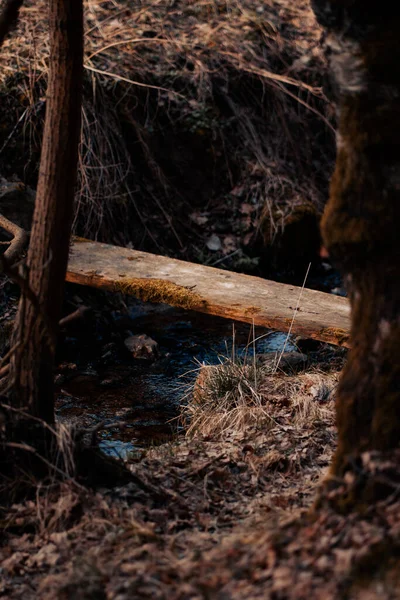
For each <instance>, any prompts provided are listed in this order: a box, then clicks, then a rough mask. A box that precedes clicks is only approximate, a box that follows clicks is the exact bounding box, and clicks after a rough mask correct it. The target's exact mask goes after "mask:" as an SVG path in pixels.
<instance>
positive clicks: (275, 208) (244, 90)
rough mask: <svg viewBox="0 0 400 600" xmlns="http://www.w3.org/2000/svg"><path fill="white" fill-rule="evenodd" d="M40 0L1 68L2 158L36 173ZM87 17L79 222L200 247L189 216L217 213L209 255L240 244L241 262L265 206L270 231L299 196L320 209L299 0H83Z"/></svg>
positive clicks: (310, 59) (308, 17)
mask: <svg viewBox="0 0 400 600" xmlns="http://www.w3.org/2000/svg"><path fill="white" fill-rule="evenodd" d="M43 5H44V1H43V0H39V1H38V2H33V1H28V2H27V3H26V4H25V5H24V6H23V8H22V9H21V19H20V25H19V28H18V30H17V32H16V35H14V36H13V37H12V38H11V39H9V40H7V41H6V42H5V45H4V48H3V53H2V70H1V74H0V81H1V95H2V102H3V106H4V111H3V113H2V117H1V119H0V126H1V128H2V131H3V134H4V142H3V145H2V147H1V149H0V161H1V164H0V168H1V170H2V171H3V172H4V174H5V175H10V174H13V173H17V174H18V175H19V176H20V177H21V178H22V179H23V180H24V181H26V182H28V183H30V184H31V185H35V182H36V173H37V158H38V150H39V144H40V137H41V128H42V121H43V116H44V108H45V101H44V94H45V88H46V77H47V63H48V43H47V37H46V28H47V24H46V22H45V18H44V15H45V11H44V10H43ZM85 29H86V38H85V43H86V57H85V70H86V84H85V93H84V106H83V129H82V137H81V152H80V185H79V190H78V195H77V200H78V201H77V213H76V218H75V231H76V232H78V233H79V234H81V235H84V236H88V237H89V236H90V237H94V238H99V239H102V240H104V241H114V242H119V243H121V242H122V243H128V242H131V243H133V244H134V245H135V246H136V247H138V246H139V247H142V248H146V249H149V250H156V251H160V250H162V251H165V252H168V253H169V254H174V253H177V252H178V251H179V252H180V253H181V254H182V252H183V253H184V255H185V254H186V257H188V258H196V259H197V260H203V261H204V260H207V259H208V257H209V253H208V251H207V249H205V247H204V235H205V227H204V221H203V225H199V223H201V219H200V220H199V219H198V218H196V217H194V219H191V220H190V221H189V222H188V220H187V216H186V215H187V212H188V211H189V212H190V211H193V210H194V211H200V213H201V215H202V219H205V220H206V221H207V226H206V231H207V233H209V232H210V231H216V232H217V233H220V232H221V221H225V222H226V226H225V232H227V233H229V234H230V235H231V237H232V240H230V245H228V247H227V248H225V253H224V252H222V253H221V254H220V256H221V258H224V261H228V262H227V263H225V264H228V265H229V264H231V263H230V262H229V257H228V258H226V257H225V255H227V254H230V253H232V248H233V251H236V250H237V252H236V254H235V261H239V262H238V264H239V263H240V264H242V268H243V265H244V262H243V260H244V256H243V252H246V248H248V246H249V244H250V243H251V241H253V240H254V235H255V231H256V229H257V227H258V223H259V217H260V213H261V212H262V211H264V221H265V230H266V231H268V235H267V237H268V238H269V239H270V240H272V241H273V240H274V239H275V238H276V236H277V235H278V236H279V235H280V232H282V230H283V228H284V226H285V222H286V219H287V216H288V215H289V214H290V213H291V212H292V211H293V210H294V208H295V207H298V206H300V207H301V206H303V205H311V206H312V207H313V210H315V214H316V215H318V214H319V212H320V210H321V208H322V206H323V203H324V198H325V192H326V186H327V181H328V178H329V174H330V168H331V164H332V157H333V136H332V131H331V124H330V122H331V120H332V118H333V115H332V108H331V105H330V103H329V102H328V101H327V99H326V97H325V95H324V92H323V86H324V84H326V75H325V64H324V61H323V58H322V56H321V52H320V49H319V45H318V41H319V36H320V30H319V29H318V27H317V25H316V23H315V20H314V17H313V15H312V12H311V10H310V8H309V6H308V3H307V2H306V1H302V2H297V3H296V5H295V6H294V5H292V4H289V3H287V2H285V1H283V0H280V1H279V2H278V1H277V0H263V1H262V2H259V3H254V2H250V1H249V0H245V1H243V2H238V0H227V1H223V2H219V1H218V2H215V1H210V0H205V1H202V2H196V3H193V2H191V1H190V0H179V1H177V2H173V3H171V2H169V0H168V1H167V0H157V1H155V2H148V3H146V2H144V3H140V4H135V5H132V3H128V2H126V1H125V0H119V2H115V1H113V2H111V1H106V2H98V1H96V0H90V1H88V2H87V4H86V28H85ZM39 40H40V42H39ZM244 205H245V206H246V205H247V206H250V208H251V209H252V210H251V211H250V212H249V211H248V210H247V209H246V210H247V212H246V210H245V211H244V212H243V210H244V209H243V206H244ZM189 207H190V208H189ZM195 214H197V213H195ZM235 221H236V223H238V222H239V223H240V225H239V226H236V229H235V225H233V223H235ZM222 229H223V228H222ZM188 234H189V235H188ZM190 237H191V238H192V239H191V240H190ZM193 238H194V241H193ZM298 250H299V249H298ZM214 256H215V255H214ZM232 260H233V259H232Z"/></svg>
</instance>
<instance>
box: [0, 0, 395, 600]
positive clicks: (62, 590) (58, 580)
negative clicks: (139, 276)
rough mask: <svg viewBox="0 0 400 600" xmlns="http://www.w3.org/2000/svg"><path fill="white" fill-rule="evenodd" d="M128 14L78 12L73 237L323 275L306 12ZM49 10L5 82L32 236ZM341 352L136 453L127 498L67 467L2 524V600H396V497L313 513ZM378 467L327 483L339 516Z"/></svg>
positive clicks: (328, 161)
mask: <svg viewBox="0 0 400 600" xmlns="http://www.w3.org/2000/svg"><path fill="white" fill-rule="evenodd" d="M132 4H133V3H132V2H130V1H128V0H112V1H111V0H110V1H105V2H90V3H87V5H86V32H87V33H86V57H85V72H86V81H85V98H84V129H83V134H82V144H81V153H80V180H79V190H78V194H77V211H76V216H75V221H74V228H75V232H76V233H78V234H80V235H84V236H87V237H91V238H94V239H99V240H102V241H109V242H112V243H117V244H123V245H129V246H130V247H134V248H138V249H142V250H148V251H153V252H157V253H160V254H167V255H170V256H175V257H179V258H183V259H186V260H193V261H196V262H202V263H204V264H210V265H215V266H219V267H221V268H230V269H237V270H239V271H244V272H251V273H256V274H264V275H267V276H271V274H272V275H273V276H274V277H276V278H281V279H282V278H285V277H288V276H289V277H290V278H291V280H292V281H293V280H294V279H296V280H297V281H298V280H300V282H302V281H303V278H304V274H305V271H306V268H307V266H308V264H309V262H310V260H311V261H312V262H313V266H314V264H315V261H318V250H319V245H320V239H319V234H318V219H319V216H320V214H321V211H322V209H323V206H324V202H325V200H326V197H327V187H328V181H329V177H330V173H331V170H332V165H333V160H334V153H335V151H334V120H335V115H334V109H333V105H332V103H331V101H330V100H329V98H328V96H329V94H330V92H332V90H331V87H330V83H329V80H328V77H327V72H326V62H325V59H324V56H323V53H322V50H321V47H320V43H319V41H320V35H321V31H320V29H319V28H318V26H317V24H316V22H315V19H314V16H313V14H312V12H311V10H310V7H309V3H308V2H307V1H306V0H299V1H298V2H296V3H293V2H290V1H288V0H260V2H253V0H242V1H241V2H239V1H237V0H224V1H223V2H221V1H219V0H218V1H217V0H215V1H214V0H213V1H211V0H204V1H202V2H196V3H193V2H192V1H191V0H175V1H173V2H171V1H170V0H157V1H155V2H154V1H151V2H147V3H146V2H140V3H135V6H134V7H133V6H132ZM44 7H45V3H44V0H40V1H39V0H38V1H36V2H34V1H33V0H27V1H26V2H25V3H24V6H23V8H22V10H21V21H20V25H19V27H18V29H17V31H16V33H15V35H13V36H12V37H11V38H10V40H8V41H7V42H6V44H5V45H4V47H3V49H2V69H1V73H0V97H1V100H2V105H3V106H4V110H3V111H2V113H1V115H0V131H1V132H2V136H3V140H2V143H1V145H0V171H1V175H2V176H3V177H5V178H6V180H1V181H0V184H1V189H0V207H1V212H4V213H5V214H6V215H7V216H9V217H10V218H12V219H14V220H16V221H18V219H19V220H20V221H21V223H22V224H23V226H24V227H25V228H26V229H29V216H30V214H31V212H32V207H33V198H34V192H33V191H32V189H34V188H35V185H36V179H37V172H38V159H39V152H40V139H41V131H42V126H43V118H44V110H45V101H44V98H45V88H46V73H47V57H48V44H47V42H45V41H44V40H45V39H46V40H47V37H46V38H45V36H46V18H45V15H46V11H45V9H44ZM38 40H40V43H38ZM42 41H43V43H42ZM13 180H14V181H13ZM9 192H10V193H9ZM292 226H293V227H292ZM291 227H292V228H291ZM285 231H288V232H289V233H288V234H287V235H286V236H285V234H284V232H285ZM260 239H261V240H262V242H261V245H260V244H259V245H258V246H257V243H256V241H257V240H258V243H259V242H260ZM260 248H261V250H260ZM264 251H266V256H264V257H263V256H262V253H263V252H264ZM297 259H300V261H299V263H297ZM263 260H264V266H263V267H262V265H261V263H262V262H263ZM296 263H297V264H296ZM307 283H309V282H307ZM322 284H323V285H322V287H323V288H324V289H327V290H329V289H331V288H332V287H335V286H336V285H337V282H336V281H334V282H331V281H329V282H328V281H326V279H324V281H323V282H322ZM7 285H9V284H7ZM319 285H321V281H320V280H319ZM5 295H6V296H7V297H8V300H9V299H10V296H11V297H13V301H14V308H13V307H11V308H4V311H3V314H2V316H1V319H2V323H3V322H6V321H7V320H9V319H11V318H12V316H13V314H14V312H15V303H16V301H17V295H18V293H17V290H16V289H15V288H14V287H13V286H10V287H8V288H7V289H6V291H5ZM1 302H3V300H1ZM2 306H3V305H2ZM4 306H5V305H4ZM7 311H9V313H7ZM7 339H8V338H7V334H5V335H4V339H0V342H1V344H2V350H6V348H7ZM324 352H325V355H324ZM335 352H336V351H334V350H332V349H328V347H325V350H323V351H322V354H321V357H320V361H319V362H318V361H314V364H313V367H312V368H310V367H307V368H305V369H303V370H301V371H300V372H296V373H282V372H281V371H280V370H278V371H277V373H274V374H269V375H266V376H265V379H264V380H263V381H262V382H260V381H258V385H259V386H260V383H261V392H262V388H263V385H264V391H263V393H261V405H260V404H258V405H257V406H256V407H255V408H256V409H257V410H256V411H255V412H254V411H253V410H250V411H247V412H245V414H246V418H245V419H243V421H242V423H241V427H240V428H237V427H230V426H229V422H227V419H226V414H225V413H224V414H223V415H221V414H218V412H216V413H215V416H216V420H215V424H216V425H217V424H218V423H220V422H221V419H222V417H224V419H225V421H224V423H225V425H224V427H223V428H222V431H221V428H219V429H218V427H216V431H215V432H213V431H212V428H209V430H208V431H207V432H205V431H202V433H200V431H198V432H197V434H196V432H193V433H194V434H196V435H194V436H193V437H190V438H189V437H186V438H185V437H183V436H181V437H179V438H176V439H175V440H173V441H170V442H168V443H167V444H163V445H161V446H158V447H152V448H149V449H146V450H143V451H141V452H140V453H136V454H135V455H132V456H131V457H130V459H129V460H128V462H127V463H126V464H127V467H128V469H129V471H130V477H131V481H130V482H128V483H125V484H121V485H120V486H117V487H115V486H114V487H111V486H109V487H106V486H105V487H103V488H101V489H96V490H92V489H88V488H87V487H85V486H84V482H83V481H80V480H76V479H75V478H74V465H73V464H72V463H71V464H70V465H69V467H70V470H69V471H68V473H64V481H63V483H62V484H60V483H59V481H54V482H53V483H51V484H49V483H47V484H46V485H44V484H41V485H38V487H37V489H36V495H35V497H32V498H30V499H28V500H25V501H21V502H19V503H14V504H12V506H11V507H10V506H7V507H0V531H1V539H0V597H2V598H10V599H22V598H23V599H24V600H25V599H28V600H29V599H31V598H32V599H33V598H40V599H44V600H46V599H48V600H53V599H54V598H56V599H60V600H63V599H64V600H65V599H68V600H73V599H76V600H84V599H92V598H93V599H100V600H102V599H118V600H125V599H126V600H128V598H129V599H138V600H139V599H145V598H149V599H150V598H152V599H153V598H154V599H165V600H167V599H168V600H178V599H179V600H186V599H213V598H217V599H221V600H228V599H231V598H232V599H234V598H237V599H248V600H251V599H253V598H254V599H264V598H271V599H275V600H283V599H290V598H293V599H298V600H299V599H304V598H310V599H311V598H315V599H321V600H329V599H331V598H332V599H333V598H338V599H342V598H343V599H347V598H349V599H354V600H358V599H359V600H369V599H370V598H371V599H372V598H383V599H384V600H392V599H396V598H399V597H400V591H399V590H400V581H399V573H400V570H399V569H398V565H397V563H396V561H397V559H398V556H399V555H400V543H399V538H400V534H399V531H400V510H399V504H398V490H397V487H398V486H397V487H394V488H393V489H394V491H393V494H392V496H390V497H389V499H388V500H387V501H384V502H381V503H374V504H372V505H371V507H369V506H365V507H364V508H363V511H361V516H360V514H359V515H356V514H349V515H346V514H341V513H340V512H337V511H335V510H333V509H332V508H331V507H330V498H331V497H332V501H333V500H334V495H335V493H336V492H330V491H329V489H328V490H327V491H325V492H324V494H322V496H321V497H322V498H323V499H322V500H321V501H320V503H319V504H318V506H317V505H315V499H316V497H317V496H318V494H319V493H320V492H319V490H320V489H321V488H320V484H321V481H322V480H323V479H324V478H325V477H326V476H327V470H328V466H329V464H330V461H331V458H332V455H333V452H334V449H335V444H336V432H335V425H334V388H335V385H336V382H337V379H338V375H339V371H340V369H341V367H342V364H343V356H341V354H340V352H339V353H338V354H337V355H336V354H335ZM258 389H260V388H258ZM259 399H260V396H257V400H259ZM253 400H254V398H253ZM253 408H254V407H253ZM260 413H261V420H259V419H258V417H260ZM254 414H257V415H258V417H257V419H256V420H255V421H254V420H253V421H252V420H251V417H252V416H254ZM235 423H236V425H237V421H236V422H235ZM0 425H1V423H0ZM60 431H64V434H65V431H66V429H65V428H64V429H63V428H61V429H60ZM380 468H382V467H378V466H377V465H376V464H375V462H374V456H371V455H368V456H364V457H363V463H362V464H361V465H360V466H359V476H360V480H356V481H353V480H346V481H343V482H336V483H337V484H338V485H339V488H340V490H341V493H342V494H343V496H344V497H346V493H347V492H348V493H349V494H350V492H351V488H352V486H356V485H362V483H363V481H364V480H365V476H366V474H368V473H370V472H377V473H378V475H379V474H380V471H379V469H380ZM384 468H385V467H384ZM387 469H388V473H386V472H384V473H383V474H382V476H381V478H382V480H383V481H384V482H387V481H390V477H389V475H390V473H389V471H390V463H389V462H388V463H387ZM342 512H345V511H342Z"/></svg>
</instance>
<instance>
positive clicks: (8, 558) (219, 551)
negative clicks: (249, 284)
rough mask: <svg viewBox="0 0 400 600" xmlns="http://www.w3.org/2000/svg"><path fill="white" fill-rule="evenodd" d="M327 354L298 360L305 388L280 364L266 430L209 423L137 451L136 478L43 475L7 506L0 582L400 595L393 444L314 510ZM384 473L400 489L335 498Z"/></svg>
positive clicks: (33, 591) (118, 591)
mask: <svg viewBox="0 0 400 600" xmlns="http://www.w3.org/2000/svg"><path fill="white" fill-rule="evenodd" d="M229 368H231V365H230V366H229ZM273 368H274V369H275V370H276V362H275V364H274V366H273ZM325 368H326V369H328V371H327V372H325V373H323V372H319V373H312V372H310V371H303V372H301V373H299V375H298V377H300V379H301V383H299V385H298V386H297V388H295V387H294V386H293V383H294V382H293V380H292V377H293V376H292V375H287V374H281V378H280V379H279V377H278V373H277V371H276V373H275V377H276V378H275V384H274V385H272V384H271V383H270V382H268V384H267V386H268V389H269V394H270V399H269V405H268V411H269V416H270V417H271V418H272V419H273V421H274V424H273V425H272V426H271V427H269V428H268V430H266V429H265V428H263V429H261V430H260V429H259V428H257V427H256V426H254V425H253V426H252V425H249V426H248V427H247V428H246V429H242V430H241V431H238V430H236V431H234V430H233V429H232V428H231V429H230V430H229V431H225V434H224V435H223V436H221V435H220V434H219V432H218V431H217V433H216V435H213V434H212V432H211V430H210V431H209V432H208V435H206V436H201V435H198V436H197V437H195V438H192V439H189V438H186V439H185V440H181V441H180V442H179V443H171V444H167V445H164V446H161V447H158V448H152V449H149V450H148V451H147V452H144V453H142V454H141V455H138V456H136V457H132V458H131V460H130V463H129V469H130V471H131V473H132V475H133V476H134V477H135V481H132V482H130V483H127V484H125V485H121V486H119V487H113V488H112V489H102V490H101V491H99V492H97V493H94V492H91V491H89V490H84V489H83V488H81V487H79V486H76V485H75V484H74V483H73V481H70V482H65V483H63V484H62V485H61V486H60V485H58V486H53V487H52V486H48V487H45V486H41V487H39V488H38V491H37V495H36V497H35V498H34V499H32V500H31V501H28V502H24V503H19V504H14V505H13V506H12V507H11V508H10V509H9V510H8V511H7V513H6V514H5V513H4V511H3V512H2V513H0V527H1V529H2V533H3V538H2V539H3V543H2V545H1V546H0V564H1V568H2V579H1V582H0V593H1V594H3V595H4V596H5V597H7V598H10V599H20V598H24V600H29V599H30V598H32V599H33V598H37V597H40V598H43V599H44V600H46V599H49V600H50V599H53V598H66V599H71V600H72V599H76V598H94V597H96V598H111V599H114V598H115V599H118V600H125V599H126V600H128V598H141V599H142V598H159V599H160V600H161V599H164V598H168V599H172V600H186V599H187V598H196V599H197V598H199V599H200V598H207V597H208V598H218V599H219V598H221V599H236V598H237V599H240V600H241V599H244V598H246V599H249V600H250V599H253V598H254V599H258V598H260V599H264V598H282V599H283V598H285V599H293V600H298V599H299V598H305V597H307V598H312V599H314V598H315V599H316V600H319V599H324V600H325V599H332V600H333V599H334V598H352V599H357V598H366V597H368V598H383V599H384V600H390V599H392V598H396V597H398V589H399V587H398V586H399V582H398V576H397V574H396V573H398V552H399V544H398V531H399V529H398V528H399V514H400V513H399V510H398V492H397V484H396V482H395V481H394V480H392V477H391V469H392V467H393V464H394V463H393V460H394V461H395V460H398V459H396V457H389V456H388V457H386V460H385V461H383V462H382V459H381V458H380V459H379V457H376V456H373V455H372V454H371V453H365V455H363V457H362V459H363V464H362V465H360V470H359V473H358V476H357V477H356V478H355V479H349V478H347V479H346V481H342V482H337V484H338V487H337V488H336V491H335V490H331V491H328V492H326V493H325V494H323V495H322V497H321V496H320V505H319V507H318V508H314V509H313V510H310V506H311V503H312V501H313V498H314V497H315V492H316V490H317V489H318V488H319V486H320V482H321V477H322V476H324V475H325V474H326V469H327V467H328V465H329V463H330V460H331V455H332V451H333V450H334V446H335V438H336V436H335V427H334V424H333V399H332V394H331V393H329V395H328V389H329V390H331V385H332V383H333V382H334V380H335V378H336V374H335V373H334V372H329V368H328V365H325ZM270 376H271V375H270ZM278 382H280V383H279V384H278ZM285 382H286V384H285V386H284V383H285ZM264 384H265V382H264ZM282 386H283V387H285V389H286V393H284V392H283V387H282ZM261 387H262V386H261V385H260V389H261ZM311 405H315V406H316V407H318V410H317V409H315V410H311ZM374 481H375V483H376V484H377V485H379V484H380V483H379V482H381V481H385V482H386V484H387V485H393V486H394V487H393V494H392V495H391V496H390V497H389V498H388V499H387V500H385V501H383V502H378V503H375V504H373V505H371V506H366V507H364V510H363V512H362V513H361V515H355V514H351V515H348V514H346V515H344V514H340V512H337V511H336V510H332V509H331V508H330V502H331V501H332V500H333V499H334V496H335V495H336V497H343V498H346V497H347V495H348V494H349V493H351V489H352V488H353V487H359V486H360V485H364V484H365V483H367V485H368V482H369V483H373V482H374ZM138 484H139V485H138ZM377 557H379V559H378V558H377Z"/></svg>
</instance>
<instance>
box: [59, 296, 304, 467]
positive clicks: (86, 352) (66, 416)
mask: <svg viewBox="0 0 400 600" xmlns="http://www.w3.org/2000/svg"><path fill="white" fill-rule="evenodd" d="M113 328H115V332H116V333H112V334H111V335H110V331H108V336H107V335H105V334H104V332H102V331H96V332H95V334H93V331H92V330H90V331H88V332H86V333H83V334H82V332H79V331H78V332H76V334H75V337H71V338H69V339H67V340H66V341H65V344H64V346H65V348H64V356H63V359H64V361H63V362H62V363H61V365H60V368H59V375H58V380H57V381H58V383H57V399H56V408H57V415H58V418H59V419H60V420H62V421H75V422H77V423H78V425H79V426H81V427H85V428H89V429H90V428H93V427H94V426H96V425H97V424H99V423H103V425H105V426H106V429H102V430H101V431H99V434H98V438H99V440H100V447H102V448H103V450H104V451H106V452H108V453H110V454H116V455H120V456H122V457H123V456H125V455H126V453H127V452H130V451H133V450H135V449H140V448H143V447H145V446H148V445H149V444H157V443H161V442H164V441H167V440H168V439H171V437H172V436H174V435H176V433H177V432H179V431H180V427H179V422H178V419H177V416H178V414H179V406H180V404H181V403H182V402H184V401H185V400H184V398H185V395H186V394H187V392H188V389H189V388H190V384H192V383H193V381H194V379H195V377H196V375H197V371H198V369H199V367H200V365H201V363H203V362H205V363H207V364H217V363H218V362H219V361H220V360H221V358H222V357H226V356H232V353H233V352H235V355H236V356H238V355H239V356H242V357H246V356H247V357H249V358H250V357H251V356H252V355H253V352H254V350H255V351H256V353H257V354H262V353H267V352H280V351H281V350H282V348H283V345H284V344H285V342H286V350H288V351H290V350H293V349H294V346H293V343H292V342H291V341H290V340H286V337H287V336H286V334H282V333H279V332H271V331H269V330H267V329H265V328H259V327H256V328H255V330H254V331H253V329H252V327H251V326H249V325H246V324H242V323H237V322H236V323H234V324H233V322H231V321H228V320H226V319H221V318H218V317H210V316H207V315H201V314H199V313H194V312H190V311H183V310H179V309H175V308H171V307H167V306H164V305H151V304H143V303H134V304H132V305H131V306H130V307H129V309H128V311H126V312H125V313H124V314H123V315H121V314H118V313H117V314H114V315H113V316H112V323H111V325H110V326H109V328H108V329H109V330H110V329H113ZM129 334H135V335H136V334H146V335H148V336H150V337H151V338H153V339H154V340H155V341H156V342H157V343H158V345H159V357H158V358H157V359H156V360H154V361H152V362H151V361H150V362H149V361H145V360H143V359H134V358H132V355H131V354H130V353H129V351H128V350H126V348H125V347H124V344H123V339H124V338H125V337H128V335H129ZM253 339H256V341H255V343H254V344H253V343H252V340H253ZM110 340H111V341H110ZM85 344H86V348H85ZM122 423H124V425H123V426H122V427H120V426H119V424H122Z"/></svg>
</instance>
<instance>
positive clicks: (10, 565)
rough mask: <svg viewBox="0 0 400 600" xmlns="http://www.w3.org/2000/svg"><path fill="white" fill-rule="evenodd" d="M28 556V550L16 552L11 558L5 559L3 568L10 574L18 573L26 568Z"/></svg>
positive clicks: (2, 564)
mask: <svg viewBox="0 0 400 600" xmlns="http://www.w3.org/2000/svg"><path fill="white" fill-rule="evenodd" d="M28 556H29V554H28V553H27V552H14V554H11V556H10V557H9V558H6V560H3V562H2V563H1V568H2V569H3V570H4V571H6V572H7V573H8V574H9V575H16V574H17V573H19V572H20V571H21V569H23V568H24V566H25V562H26V559H27V558H28Z"/></svg>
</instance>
